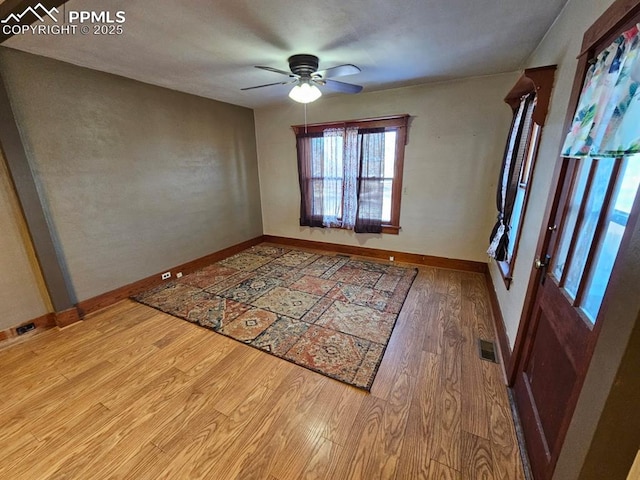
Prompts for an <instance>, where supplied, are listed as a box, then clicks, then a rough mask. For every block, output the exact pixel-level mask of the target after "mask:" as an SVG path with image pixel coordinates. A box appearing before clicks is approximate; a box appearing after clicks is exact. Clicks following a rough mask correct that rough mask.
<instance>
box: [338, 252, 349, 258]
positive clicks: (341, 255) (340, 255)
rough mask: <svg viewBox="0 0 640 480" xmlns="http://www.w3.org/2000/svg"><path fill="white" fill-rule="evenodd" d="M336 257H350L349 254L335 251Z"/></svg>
mask: <svg viewBox="0 0 640 480" xmlns="http://www.w3.org/2000/svg"><path fill="white" fill-rule="evenodd" d="M336 257H342V258H351V255H345V254H344V253H336Z"/></svg>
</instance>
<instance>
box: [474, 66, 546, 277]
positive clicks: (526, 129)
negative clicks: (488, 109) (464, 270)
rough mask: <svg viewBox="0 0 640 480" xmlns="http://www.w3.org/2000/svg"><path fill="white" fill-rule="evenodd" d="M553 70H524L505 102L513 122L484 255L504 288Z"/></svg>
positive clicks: (517, 236) (529, 180)
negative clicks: (494, 265) (492, 261)
mask: <svg viewBox="0 0 640 480" xmlns="http://www.w3.org/2000/svg"><path fill="white" fill-rule="evenodd" d="M555 68H556V67H555V66H548V67H540V68H533V69H527V70H525V72H524V74H523V75H522V76H521V77H520V79H519V80H518V82H516V84H515V86H514V87H513V88H512V89H511V91H510V92H509V94H508V95H507V97H506V98H505V102H506V103H508V104H509V105H510V106H511V109H512V111H513V119H512V122H511V129H510V131H509V136H508V137H507V146H506V149H505V154H504V159H503V162H502V168H501V170H500V177H499V181H498V192H497V196H496V200H497V202H496V203H497V208H498V220H497V222H496V224H495V226H494V228H493V231H492V232H491V236H490V245H489V249H488V250H487V253H488V254H489V255H490V256H491V257H493V258H495V259H496V260H497V262H498V267H499V269H500V272H501V273H502V277H503V278H504V281H505V284H506V286H507V288H509V286H510V284H511V279H512V273H513V267H514V264H515V258H516V254H517V251H518V241H519V238H520V232H521V230H522V223H523V220H524V216H525V212H526V208H527V196H528V192H529V187H530V184H531V180H532V177H533V172H534V166H535V160H536V155H537V149H538V143H539V142H540V135H541V132H542V126H543V125H544V120H545V117H546V113H547V108H548V104H549V97H550V95H551V86H552V84H553V74H554V71H555Z"/></svg>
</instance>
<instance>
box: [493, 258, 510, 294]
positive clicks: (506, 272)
mask: <svg viewBox="0 0 640 480" xmlns="http://www.w3.org/2000/svg"><path fill="white" fill-rule="evenodd" d="M496 263H497V265H498V270H500V275H502V280H503V281H504V286H505V287H506V289H507V290H509V287H511V281H512V280H513V277H512V276H511V265H509V263H508V262H505V261H501V260H498V261H496Z"/></svg>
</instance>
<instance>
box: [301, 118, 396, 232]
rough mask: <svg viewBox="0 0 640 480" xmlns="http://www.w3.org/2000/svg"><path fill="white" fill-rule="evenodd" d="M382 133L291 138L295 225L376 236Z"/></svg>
mask: <svg viewBox="0 0 640 480" xmlns="http://www.w3.org/2000/svg"><path fill="white" fill-rule="evenodd" d="M384 132H385V129H384V128H378V129H368V130H362V129H358V128H357V127H349V128H327V129H325V130H323V131H322V132H321V133H317V134H312V135H308V134H304V135H298V136H297V140H296V142H297V150H298V173H299V182H300V225H302V226H309V227H338V228H345V229H350V230H355V231H356V232H357V233H380V232H382V204H383V193H384V188H383V187H384V184H383V179H384V159H385V134H384Z"/></svg>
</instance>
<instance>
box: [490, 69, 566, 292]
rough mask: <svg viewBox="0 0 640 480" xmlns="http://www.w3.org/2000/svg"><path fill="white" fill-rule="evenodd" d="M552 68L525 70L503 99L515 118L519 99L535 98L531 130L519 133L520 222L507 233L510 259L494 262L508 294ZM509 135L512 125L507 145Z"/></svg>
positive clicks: (543, 121) (546, 107)
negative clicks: (523, 142)
mask: <svg viewBox="0 0 640 480" xmlns="http://www.w3.org/2000/svg"><path fill="white" fill-rule="evenodd" d="M556 68H557V66H556V65H548V66H544V67H537V68H528V69H526V70H525V71H524V72H523V74H522V75H521V76H520V78H519V79H518V81H517V82H516V83H515V85H514V86H513V88H512V89H511V90H510V91H509V93H508V94H507V96H506V97H505V98H504V101H505V103H507V104H508V105H509V106H510V107H511V109H512V111H513V112H514V115H515V112H517V109H518V106H519V104H520V99H521V98H522V97H523V96H524V95H527V94H530V93H535V95H536V98H535V102H536V104H535V107H534V108H533V111H532V112H531V120H532V122H531V130H530V132H526V133H525V132H523V133H522V137H523V138H526V139H527V140H526V141H527V142H528V144H527V146H526V151H525V153H524V161H523V162H522V166H521V169H520V172H518V175H519V177H518V185H517V188H518V189H523V190H524V194H523V195H524V198H523V200H522V208H521V209H520V218H519V219H518V224H517V226H516V230H515V232H511V233H512V235H511V236H510V238H509V244H512V243H513V249H512V254H511V257H510V258H507V259H506V260H497V261H496V264H497V266H498V270H499V271H500V274H501V276H502V279H503V281H504V284H505V287H506V289H507V290H509V288H510V286H511V282H512V280H513V271H514V268H515V264H516V259H517V255H518V247H519V244H520V238H521V236H522V227H523V225H524V221H525V217H526V214H527V208H528V203H529V193H530V190H531V185H532V184H533V180H534V176H535V166H536V163H537V162H536V160H537V157H538V147H539V146H540V141H541V139H542V135H543V129H544V128H543V127H544V123H545V119H546V116H547V113H548V110H549V102H550V100H551V90H552V88H553V79H554V75H555V70H556ZM512 135H513V125H512V126H511V128H510V129H509V134H508V135H507V142H508V141H509V139H510V138H511V137H512ZM518 141H519V140H518ZM504 161H505V159H503V160H502V164H503V165H504ZM525 170H526V172H525ZM525 173H526V174H527V178H526V181H525V182H523V181H522V179H523V175H524V174H525ZM512 215H513V212H512ZM512 224H513V216H512V218H510V219H509V225H510V226H511V225H512ZM507 249H509V247H507Z"/></svg>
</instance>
